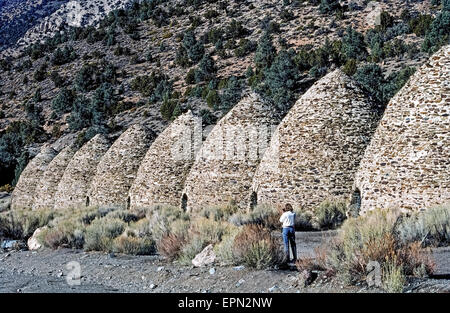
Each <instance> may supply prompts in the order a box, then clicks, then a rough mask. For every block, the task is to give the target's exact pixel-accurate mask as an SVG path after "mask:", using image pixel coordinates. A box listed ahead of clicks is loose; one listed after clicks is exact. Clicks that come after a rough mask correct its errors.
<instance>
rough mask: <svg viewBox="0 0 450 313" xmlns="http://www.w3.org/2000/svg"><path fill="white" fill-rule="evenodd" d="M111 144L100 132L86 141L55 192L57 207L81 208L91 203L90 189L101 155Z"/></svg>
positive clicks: (72, 160)
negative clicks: (89, 197)
mask: <svg viewBox="0 0 450 313" xmlns="http://www.w3.org/2000/svg"><path fill="white" fill-rule="evenodd" d="M110 146H111V143H110V141H109V140H108V139H107V138H105V136H103V135H101V134H98V135H95V136H94V137H93V138H92V139H91V140H89V141H88V142H87V143H85V144H84V145H83V146H82V147H81V148H80V149H79V150H78V151H77V152H76V153H75V154H74V156H73V158H72V159H71V160H70V162H69V164H68V165H67V167H66V169H65V170H64V174H63V175H62V178H61V181H60V182H59V184H58V188H57V192H56V194H55V202H54V206H55V209H65V208H79V207H85V206H86V205H89V199H88V191H89V188H90V185H91V182H92V179H93V178H94V175H95V173H96V170H97V165H98V163H99V162H100V159H101V157H102V156H103V155H104V154H105V153H106V151H107V150H108V149H109V147H110Z"/></svg>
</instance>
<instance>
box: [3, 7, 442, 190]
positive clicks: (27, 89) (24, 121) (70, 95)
mask: <svg viewBox="0 0 450 313" xmlns="http://www.w3.org/2000/svg"><path fill="white" fill-rule="evenodd" d="M449 25H450V1H448V0H442V1H439V0H432V1H413V2H408V5H407V6H406V5H404V2H403V1H395V0H394V1H379V2H374V1H372V2H368V1H333V0H284V1H264V2H260V1H237V0H234V1H215V0H183V1H163V0H145V1H141V2H134V3H132V4H131V5H129V6H128V7H127V8H126V9H119V10H113V11H111V12H110V13H108V14H106V13H105V16H104V18H103V19H101V20H100V21H99V22H98V23H97V24H96V25H95V26H86V27H64V28H63V29H61V31H60V32H57V33H55V34H54V35H53V36H51V37H48V38H47V39H45V40H43V41H42V42H35V43H30V45H29V46H28V47H27V48H26V49H25V50H23V52H21V53H20V54H19V55H18V56H14V57H12V56H9V55H8V54H6V53H2V54H1V53H0V55H1V57H0V77H1V79H0V105H1V107H0V129H1V135H0V136H1V137H0V162H1V168H0V172H1V175H0V177H1V181H0V185H1V186H5V187H3V189H5V190H10V189H11V188H13V187H14V185H15V183H16V182H17V178H18V176H19V175H20V173H21V171H22V170H23V168H24V167H25V166H26V164H27V162H28V161H29V160H30V159H31V158H32V157H33V156H34V155H35V154H36V151H38V148H39V147H40V146H42V145H43V144H44V143H48V142H50V143H52V142H55V141H56V140H58V139H62V140H63V139H64V138H65V137H66V136H67V135H70V134H72V135H73V134H74V135H75V136H76V138H77V142H78V144H80V145H81V144H82V143H84V142H86V141H87V140H88V139H90V138H92V137H93V136H94V135H95V134H98V133H103V134H109V135H112V136H116V135H117V134H119V133H120V132H121V131H123V130H124V129H125V128H126V127H128V126H130V125H132V124H135V123H137V122H143V121H145V122H146V123H148V124H150V125H151V126H152V128H153V129H154V130H155V131H156V132H160V131H161V130H162V129H164V128H165V127H166V125H167V124H168V123H170V121H171V120H173V119H174V118H175V117H177V116H178V115H180V114H182V113H183V112H185V111H187V110H188V109H191V110H192V111H193V112H194V113H195V114H197V115H200V116H202V117H203V123H204V126H206V125H209V124H215V123H216V121H217V120H218V119H219V118H220V117H221V116H223V114H225V113H226V112H228V111H229V110H230V109H231V108H232V107H233V106H234V105H235V104H236V103H237V102H238V101H239V100H240V99H241V95H243V93H245V92H246V90H250V89H251V90H254V91H256V92H258V93H259V94H261V95H262V96H263V97H264V98H265V99H266V100H267V101H268V103H270V104H271V105H272V106H273V107H274V108H276V109H277V110H278V113H279V114H280V116H284V115H285V114H286V112H287V111H288V109H289V108H290V107H291V106H292V104H293V103H294V102H295V100H297V99H298V98H299V96H300V95H301V94H302V93H303V92H305V91H306V90H307V89H308V88H309V86H311V85H312V83H314V82H315V81H317V80H318V79H319V78H321V77H322V76H324V75H325V74H326V73H328V72H329V71H331V70H333V69H334V68H337V67H340V68H342V69H343V71H344V72H345V73H346V74H348V75H350V76H352V77H353V78H354V79H355V80H356V81H357V82H359V83H360V84H361V86H362V87H363V88H364V89H365V90H366V91H367V92H368V93H369V94H371V95H372V96H373V97H374V98H375V99H376V100H377V101H378V102H379V103H380V104H382V105H385V104H386V103H387V102H388V100H389V99H390V98H391V97H392V96H393V95H394V94H395V93H396V92H397V91H398V90H399V89H400V88H401V87H402V86H403V84H405V82H406V81H407V80H408V78H409V77H410V75H411V74H412V73H414V71H415V68H416V67H418V66H419V65H421V64H422V63H423V62H424V61H425V60H426V59H427V58H428V57H429V55H430V54H431V53H433V52H435V51H436V50H437V49H438V48H439V47H440V46H442V45H444V44H446V43H448V40H449V36H448V34H449Z"/></svg>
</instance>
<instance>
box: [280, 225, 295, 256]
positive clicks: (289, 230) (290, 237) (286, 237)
mask: <svg viewBox="0 0 450 313" xmlns="http://www.w3.org/2000/svg"><path fill="white" fill-rule="evenodd" d="M283 242H284V252H285V254H286V259H287V260H288V261H289V260H290V258H289V245H290V246H291V250H292V255H293V256H294V261H295V260H297V245H296V244H295V229H294V227H283Z"/></svg>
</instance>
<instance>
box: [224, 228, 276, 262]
mask: <svg viewBox="0 0 450 313" xmlns="http://www.w3.org/2000/svg"><path fill="white" fill-rule="evenodd" d="M232 252H233V257H234V258H235V263H243V264H245V265H247V266H249V267H252V268H256V269H264V268H268V267H271V266H274V265H275V264H277V263H280V262H282V260H283V252H282V249H281V244H280V242H278V241H277V240H276V239H275V238H274V237H272V234H271V231H270V230H269V229H267V228H264V227H263V226H261V225H246V226H244V227H242V229H241V230H240V232H239V233H238V234H237V235H236V236H235V238H234V241H233V246H232Z"/></svg>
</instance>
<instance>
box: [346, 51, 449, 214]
mask: <svg viewBox="0 0 450 313" xmlns="http://www.w3.org/2000/svg"><path fill="white" fill-rule="evenodd" d="M354 194H355V197H354V198H353V200H352V202H353V203H354V204H355V205H357V206H360V210H361V212H362V213H364V212H367V211H368V210H371V209H375V208H400V209H406V210H408V209H409V210H419V209H426V208H430V207H432V206H435V205H440V204H445V203H450V45H447V46H445V47H443V48H441V49H440V50H439V51H438V52H436V54H434V55H433V56H431V57H430V59H429V61H428V62H427V63H426V64H424V65H423V66H421V67H420V68H419V69H418V70H417V72H416V73H415V74H414V75H413V76H412V77H411V78H410V80H409V81H408V82H407V83H406V85H405V86H404V87H403V88H402V89H401V90H400V91H399V92H398V93H397V94H396V95H395V96H394V97H393V98H392V99H391V101H390V102H389V104H388V106H387V108H386V111H385V113H384V115H383V118H382V119H381V122H380V125H379V127H378V128H377V130H376V132H375V134H374V137H373V139H372V141H371V143H370V145H369V146H368V148H367V150H366V153H365V156H364V159H363V160H362V162H361V165H360V168H359V170H358V173H357V175H356V179H355V186H354Z"/></svg>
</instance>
